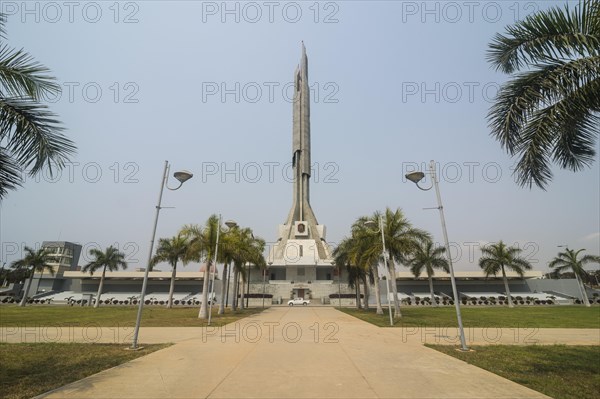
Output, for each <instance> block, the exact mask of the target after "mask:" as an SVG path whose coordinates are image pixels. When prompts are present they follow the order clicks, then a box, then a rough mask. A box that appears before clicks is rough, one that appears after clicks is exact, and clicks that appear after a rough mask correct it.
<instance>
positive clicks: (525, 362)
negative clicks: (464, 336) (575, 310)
mask: <svg viewBox="0 0 600 399" xmlns="http://www.w3.org/2000/svg"><path fill="white" fill-rule="evenodd" d="M427 346H428V347H430V348H433V349H435V350H438V351H440V352H443V353H445V354H447V355H450V356H453V357H455V358H458V359H461V360H463V361H465V362H467V363H469V364H473V365H475V366H477V367H481V368H483V369H485V370H488V371H491V372H492V373H494V374H498V375H499V376H502V377H504V378H507V379H509V380H511V381H514V382H516V383H518V384H521V385H524V386H526V387H528V388H531V389H534V390H536V391H538V392H542V393H544V394H546V395H548V396H551V397H553V398H555V399H596V398H598V395H599V393H600V346H564V345H556V346H540V345H533V346H503V345H490V346H474V347H473V348H472V349H474V350H475V352H460V351H457V350H456V349H455V348H453V347H448V346H444V345H427Z"/></svg>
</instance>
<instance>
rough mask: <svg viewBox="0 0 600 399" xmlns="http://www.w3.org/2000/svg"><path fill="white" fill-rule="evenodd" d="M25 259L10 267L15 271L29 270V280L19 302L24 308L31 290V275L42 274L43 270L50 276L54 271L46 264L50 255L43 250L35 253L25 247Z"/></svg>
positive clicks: (15, 262) (49, 259)
mask: <svg viewBox="0 0 600 399" xmlns="http://www.w3.org/2000/svg"><path fill="white" fill-rule="evenodd" d="M25 253H26V255H25V257H24V258H23V259H19V260H17V261H14V262H13V263H12V264H11V265H10V266H11V267H12V268H14V269H17V270H26V269H29V270H28V272H29V273H30V274H29V279H28V280H27V286H26V288H25V291H24V292H23V298H21V302H20V303H19V306H25V304H26V303H27V297H28V296H29V289H30V288H31V282H32V281H33V275H34V273H35V272H36V271H37V272H42V273H43V272H44V270H48V271H49V272H50V274H52V275H54V269H53V268H52V266H50V265H49V264H48V262H50V261H51V260H52V258H51V256H50V253H49V252H48V251H47V250H46V249H45V248H41V249H38V250H37V251H34V250H33V249H31V248H29V247H25Z"/></svg>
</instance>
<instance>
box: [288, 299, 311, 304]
mask: <svg viewBox="0 0 600 399" xmlns="http://www.w3.org/2000/svg"><path fill="white" fill-rule="evenodd" d="M309 303H310V301H309V300H308V299H304V298H296V299H290V300H289V301H288V306H294V305H302V306H306V305H308V304H309Z"/></svg>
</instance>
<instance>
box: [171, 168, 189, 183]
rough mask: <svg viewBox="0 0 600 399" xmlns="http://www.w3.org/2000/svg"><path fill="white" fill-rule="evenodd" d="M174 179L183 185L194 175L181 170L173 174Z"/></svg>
mask: <svg viewBox="0 0 600 399" xmlns="http://www.w3.org/2000/svg"><path fill="white" fill-rule="evenodd" d="M173 177H174V178H176V179H177V180H179V183H181V184H183V183H185V182H186V181H188V180H190V179H191V178H192V177H194V175H193V174H192V173H190V172H188V171H187V170H181V171H179V172H175V173H173Z"/></svg>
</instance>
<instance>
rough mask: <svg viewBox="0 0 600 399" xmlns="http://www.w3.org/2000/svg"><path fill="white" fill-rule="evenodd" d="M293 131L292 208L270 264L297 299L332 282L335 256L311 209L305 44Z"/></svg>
mask: <svg viewBox="0 0 600 399" xmlns="http://www.w3.org/2000/svg"><path fill="white" fill-rule="evenodd" d="M294 88H295V93H294V101H293V129H292V170H293V176H294V181H293V198H292V208H291V209H290V213H289V215H288V217H287V220H286V222H285V224H282V225H279V230H278V239H277V242H276V243H275V245H274V246H273V248H272V249H271V253H270V254H269V258H268V262H269V263H270V264H271V269H272V271H271V277H275V278H274V279H275V280H277V279H279V280H288V281H292V282H294V284H296V287H295V288H294V287H293V289H292V290H293V291H294V292H295V295H296V296H304V290H303V289H302V288H298V285H300V286H302V285H303V283H306V282H308V283H310V282H312V281H317V280H332V265H331V254H330V251H329V248H328V247H327V242H326V241H325V226H324V225H320V224H319V223H318V222H317V218H316V217H315V213H314V212H313V210H312V207H311V205H310V176H311V157H310V89H309V86H308V57H307V56H306V48H305V47H304V43H302V58H301V59H300V65H298V67H297V68H296V71H295V73H294Z"/></svg>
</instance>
